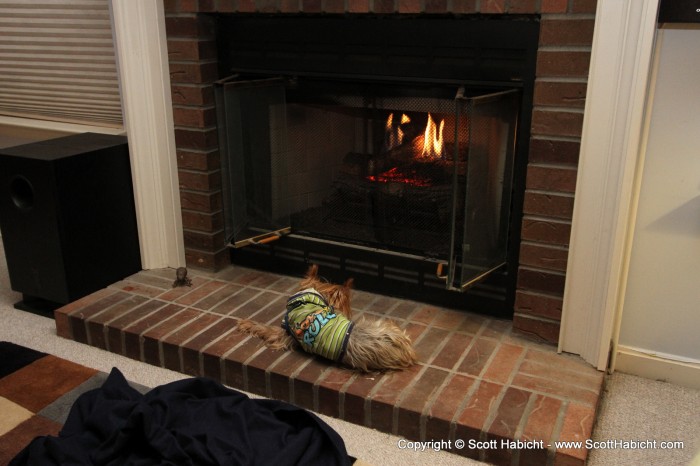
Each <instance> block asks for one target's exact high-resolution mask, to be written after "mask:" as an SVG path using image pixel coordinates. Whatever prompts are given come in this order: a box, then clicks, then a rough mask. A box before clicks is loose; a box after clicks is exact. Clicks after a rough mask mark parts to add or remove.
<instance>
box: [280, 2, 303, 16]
mask: <svg viewBox="0 0 700 466" xmlns="http://www.w3.org/2000/svg"><path fill="white" fill-rule="evenodd" d="M280 12H282V13H298V12H299V0H280Z"/></svg>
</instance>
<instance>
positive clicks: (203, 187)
mask: <svg viewBox="0 0 700 466" xmlns="http://www.w3.org/2000/svg"><path fill="white" fill-rule="evenodd" d="M178 178H179V180H180V188H184V189H188V190H192V191H203V192H209V191H211V190H216V189H219V187H220V186H221V175H220V173H219V172H217V171H213V172H196V171H190V170H178ZM210 212H211V211H210Z"/></svg>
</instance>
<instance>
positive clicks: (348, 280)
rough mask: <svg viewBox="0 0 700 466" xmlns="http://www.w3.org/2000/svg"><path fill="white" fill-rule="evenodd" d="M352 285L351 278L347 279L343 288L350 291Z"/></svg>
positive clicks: (353, 282)
mask: <svg viewBox="0 0 700 466" xmlns="http://www.w3.org/2000/svg"><path fill="white" fill-rule="evenodd" d="M354 284H355V280H353V279H352V278H348V279H347V280H345V283H344V284H343V286H344V287H345V288H347V289H348V290H350V289H352V287H353V285H354Z"/></svg>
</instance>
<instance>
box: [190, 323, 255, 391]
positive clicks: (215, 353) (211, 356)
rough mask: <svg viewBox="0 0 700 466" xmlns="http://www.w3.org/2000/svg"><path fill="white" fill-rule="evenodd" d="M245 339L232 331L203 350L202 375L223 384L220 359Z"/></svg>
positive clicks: (245, 336) (245, 337) (244, 336)
mask: <svg viewBox="0 0 700 466" xmlns="http://www.w3.org/2000/svg"><path fill="white" fill-rule="evenodd" d="M247 338H248V336H247V335H243V334H241V333H238V332H237V331H235V330H233V329H232V330H230V331H228V332H227V333H226V334H225V335H224V336H223V337H222V338H220V339H218V340H216V341H215V342H213V343H212V344H211V345H209V346H207V347H206V348H203V349H202V351H201V354H202V371H203V373H204V374H203V375H204V376H205V377H209V378H212V379H214V380H218V381H220V382H224V374H223V373H222V371H221V369H222V367H221V365H222V357H223V356H224V355H225V354H227V353H228V352H229V351H230V350H231V349H233V348H235V347H236V346H238V345H239V344H240V343H241V342H243V341H245V340H246V339H247Z"/></svg>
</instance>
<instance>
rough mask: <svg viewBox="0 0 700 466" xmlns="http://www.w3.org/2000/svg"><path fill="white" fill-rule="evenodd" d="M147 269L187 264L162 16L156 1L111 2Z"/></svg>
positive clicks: (163, 19) (143, 253) (144, 264)
mask: <svg viewBox="0 0 700 466" xmlns="http://www.w3.org/2000/svg"><path fill="white" fill-rule="evenodd" d="M110 6H111V10H112V18H113V22H114V41H115V46H116V54H117V66H118V70H119V78H120V79H119V81H120V85H121V95H122V108H123V111H124V126H125V128H126V133H127V137H128V139H129V150H130V153H131V170H132V177H133V181H134V199H135V202H136V217H137V222H138V228H139V243H140V246H141V262H142V266H143V268H145V269H152V268H161V267H179V266H181V265H184V264H185V248H184V239H183V229H182V214H181V211H180V193H179V187H178V175H177V159H176V153H175V130H174V124H173V110H172V101H171V96H170V73H169V67H168V52H167V39H166V34H165V13H164V10H163V2H162V1H160V0H139V1H137V2H135V1H133V0H110Z"/></svg>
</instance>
